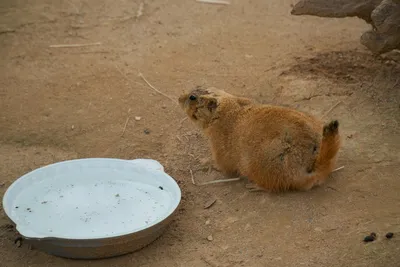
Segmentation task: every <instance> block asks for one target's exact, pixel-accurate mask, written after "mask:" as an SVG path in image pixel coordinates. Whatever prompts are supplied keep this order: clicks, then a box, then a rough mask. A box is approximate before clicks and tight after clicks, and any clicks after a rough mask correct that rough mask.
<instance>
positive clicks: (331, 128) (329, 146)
mask: <svg viewBox="0 0 400 267" xmlns="http://www.w3.org/2000/svg"><path fill="white" fill-rule="evenodd" d="M339 148H340V136H339V122H338V121H337V120H334V121H331V122H329V123H328V124H325V125H324V129H323V132H322V141H321V146H320V149H319V153H318V156H317V160H316V162H315V171H318V169H321V168H322V169H325V168H329V167H330V165H331V164H330V162H331V161H332V160H333V159H334V158H335V156H336V154H337V153H338V151H339Z"/></svg>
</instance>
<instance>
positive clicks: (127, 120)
mask: <svg viewBox="0 0 400 267" xmlns="http://www.w3.org/2000/svg"><path fill="white" fill-rule="evenodd" d="M129 119H130V117H128V118H126V121H125V125H124V129H123V130H122V134H121V136H124V134H125V130H126V126H127V125H128V122H129Z"/></svg>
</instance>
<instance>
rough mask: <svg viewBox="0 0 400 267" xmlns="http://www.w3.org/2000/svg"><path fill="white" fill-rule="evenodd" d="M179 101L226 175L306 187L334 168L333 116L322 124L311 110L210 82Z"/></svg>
mask: <svg viewBox="0 0 400 267" xmlns="http://www.w3.org/2000/svg"><path fill="white" fill-rule="evenodd" d="M190 96H192V99H190ZM179 103H180V106H181V107H182V109H183V110H184V111H185V112H186V114H187V115H188V117H189V118H190V119H191V120H192V121H194V122H195V123H196V124H197V125H198V126H199V127H200V128H202V129H203V131H204V133H205V135H206V136H208V137H209V140H210V143H211V150H212V155H213V159H214V161H215V163H216V165H217V166H218V167H219V169H220V170H221V171H222V172H223V173H224V174H226V175H229V176H237V175H240V176H245V177H247V178H248V179H249V180H251V181H253V182H254V183H256V184H257V185H258V186H260V187H262V188H264V189H265V190H267V191H274V192H277V191H286V190H309V189H311V188H312V187H314V186H315V185H319V184H321V183H323V182H324V181H325V179H326V178H327V176H328V175H329V174H330V173H331V172H332V170H333V168H334V164H335V160H336V155H337V152H338V151H339V148H340V136H339V131H338V126H339V124H338V122H337V121H331V122H330V123H328V124H326V125H324V124H323V123H322V122H320V121H319V120H317V119H316V118H314V117H313V116H311V115H307V114H304V113H301V112H299V111H296V110H293V109H289V108H285V107H280V106H270V105H261V104H257V103H255V102H253V101H252V100H250V99H247V98H241V97H237V96H234V95H231V94H228V93H226V92H224V91H222V90H218V89H216V88H208V89H201V88H196V89H194V90H192V91H191V92H190V93H188V94H183V95H181V96H180V97H179Z"/></svg>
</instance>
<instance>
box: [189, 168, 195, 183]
mask: <svg viewBox="0 0 400 267" xmlns="http://www.w3.org/2000/svg"><path fill="white" fill-rule="evenodd" d="M189 171H190V177H191V178H192V184H194V185H195V184H196V182H195V181H194V176H193V171H192V169H189Z"/></svg>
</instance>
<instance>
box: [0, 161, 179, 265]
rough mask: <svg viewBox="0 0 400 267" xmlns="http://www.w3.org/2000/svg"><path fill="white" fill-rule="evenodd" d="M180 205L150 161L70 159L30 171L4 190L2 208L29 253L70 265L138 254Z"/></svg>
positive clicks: (166, 177)
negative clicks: (68, 260)
mask: <svg viewBox="0 0 400 267" xmlns="http://www.w3.org/2000/svg"><path fill="white" fill-rule="evenodd" d="M180 200H181V190H180V188H179V186H178V185H177V183H176V182H175V180H174V179H173V178H171V177H170V176H169V175H168V174H166V173H165V172H164V168H163V166H162V165H160V164H159V163H158V162H157V161H155V160H148V159H137V160H121V159H103V158H93V159H77V160H69V161H63V162H59V163H55V164H51V165H48V166H45V167H42V168H39V169H36V170H34V171H32V172H30V173H28V174H26V175H24V176H22V177H21V178H19V179H18V180H16V181H15V182H14V183H13V184H12V185H11V186H10V187H9V188H8V189H7V191H6V193H5V195H4V198H3V207H4V211H5V212H6V214H7V216H8V217H9V218H10V220H11V221H13V223H14V224H15V225H16V229H17V231H18V232H19V233H20V234H21V236H22V237H23V238H24V239H25V240H26V242H28V243H30V244H31V245H32V246H33V247H35V248H37V249H39V250H42V251H44V252H47V253H49V254H52V255H56V256H60V257H65V258H74V259H98V258H108V257H113V256H118V255H123V254H127V253H131V252H134V251H135V250H138V249H141V248H143V247H145V246H147V245H148V244H150V243H151V242H153V241H154V240H155V239H157V238H158V237H159V236H160V235H161V234H162V233H163V231H164V230H165V228H166V226H167V225H168V224H169V222H170V221H171V219H172V217H173V215H174V213H175V211H176V209H177V207H178V205H179V203H180Z"/></svg>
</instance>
